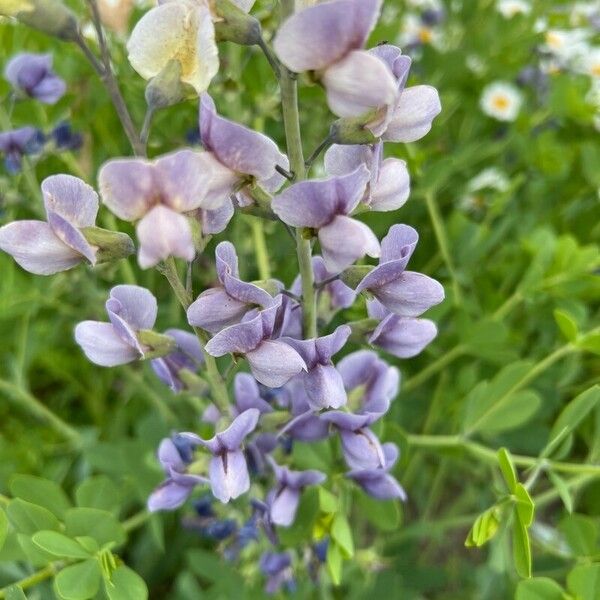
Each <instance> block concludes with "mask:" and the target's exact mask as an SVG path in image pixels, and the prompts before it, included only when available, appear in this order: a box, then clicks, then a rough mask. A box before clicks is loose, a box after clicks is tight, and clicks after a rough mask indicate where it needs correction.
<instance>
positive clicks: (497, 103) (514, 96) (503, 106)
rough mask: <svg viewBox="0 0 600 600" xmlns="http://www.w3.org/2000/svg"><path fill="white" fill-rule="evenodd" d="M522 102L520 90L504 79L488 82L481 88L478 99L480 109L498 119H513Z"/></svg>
mask: <svg viewBox="0 0 600 600" xmlns="http://www.w3.org/2000/svg"><path fill="white" fill-rule="evenodd" d="M522 103H523V96H522V95H521V92H520V91H519V90H518V89H517V88H516V87H515V86H514V85H512V84H510V83H506V82H504V81H495V82H494V83H490V85H488V86H487V87H486V88H485V89H484V90H483V93H482V94H481V100H480V106H481V110H483V112H484V113H485V114H486V115H488V116H490V117H492V118H494V119H497V120H498V121H514V120H515V119H516V118H517V115H518V114H519V110H520V108H521V104H522Z"/></svg>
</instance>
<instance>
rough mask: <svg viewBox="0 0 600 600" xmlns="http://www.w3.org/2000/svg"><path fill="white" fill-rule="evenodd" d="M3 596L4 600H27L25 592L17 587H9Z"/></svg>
mask: <svg viewBox="0 0 600 600" xmlns="http://www.w3.org/2000/svg"><path fill="white" fill-rule="evenodd" d="M4 594H5V596H4V597H5V598H6V600H27V596H26V595H25V592H24V591H23V590H22V589H21V588H20V587H19V586H18V585H11V586H10V587H9V588H8V589H7V590H6V592H4Z"/></svg>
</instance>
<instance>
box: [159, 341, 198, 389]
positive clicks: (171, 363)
mask: <svg viewBox="0 0 600 600" xmlns="http://www.w3.org/2000/svg"><path fill="white" fill-rule="evenodd" d="M164 334H165V335H166V336H168V337H170V338H172V339H173V341H174V342H175V344H176V346H175V349H174V350H173V351H172V352H170V353H169V354H167V355H166V356H161V357H160V358H154V359H152V360H151V361H150V364H151V366H152V369H153V371H154V372H155V373H156V375H158V377H159V379H160V380H161V381H162V382H163V383H164V384H165V385H168V386H169V387H170V388H171V389H172V390H173V391H174V392H178V391H181V390H183V389H184V388H185V384H184V382H183V381H182V380H181V377H180V375H179V374H180V371H182V370H183V369H186V370H188V371H191V372H195V371H197V370H198V368H199V367H200V366H201V365H202V364H204V356H203V354H202V347H201V346H200V341H199V340H198V337H197V336H196V335H194V334H193V333H188V332H187V331H183V330H181V329H167V330H166V331H165V333H164Z"/></svg>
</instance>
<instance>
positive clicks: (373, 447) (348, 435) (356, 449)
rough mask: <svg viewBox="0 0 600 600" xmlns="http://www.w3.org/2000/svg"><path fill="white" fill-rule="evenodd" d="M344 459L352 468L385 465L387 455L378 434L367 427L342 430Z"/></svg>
mask: <svg viewBox="0 0 600 600" xmlns="http://www.w3.org/2000/svg"><path fill="white" fill-rule="evenodd" d="M340 438H341V440H342V449H343V451H344V459H345V460H346V463H347V464H348V466H349V467H350V468H352V469H377V468H379V467H383V465H384V462H385V457H384V456H383V449H382V448H381V444H380V443H379V440H378V439H377V436H376V435H375V434H374V433H373V432H372V431H371V430H370V429H367V428H366V427H365V428H363V429H359V430H357V431H348V430H347V429H342V430H340Z"/></svg>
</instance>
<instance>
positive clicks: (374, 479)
mask: <svg viewBox="0 0 600 600" xmlns="http://www.w3.org/2000/svg"><path fill="white" fill-rule="evenodd" d="M383 455H384V462H383V465H382V466H381V467H379V468H376V469H353V470H352V471H349V472H348V473H346V476H347V477H349V478H350V479H353V480H354V481H355V482H356V483H357V484H358V485H360V487H362V488H363V490H364V491H365V492H366V493H367V494H369V496H373V498H377V499H378V500H392V499H394V498H400V499H401V500H406V492H405V491H404V490H403V489H402V486H401V485H400V484H399V483H398V482H397V481H396V479H395V478H394V477H393V476H392V475H390V474H389V471H390V469H391V468H392V467H393V466H394V464H395V462H396V460H397V459H398V447H397V446H396V445H395V444H392V443H388V444H383Z"/></svg>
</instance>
